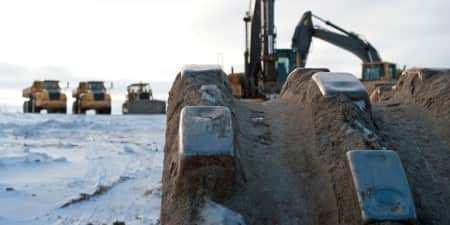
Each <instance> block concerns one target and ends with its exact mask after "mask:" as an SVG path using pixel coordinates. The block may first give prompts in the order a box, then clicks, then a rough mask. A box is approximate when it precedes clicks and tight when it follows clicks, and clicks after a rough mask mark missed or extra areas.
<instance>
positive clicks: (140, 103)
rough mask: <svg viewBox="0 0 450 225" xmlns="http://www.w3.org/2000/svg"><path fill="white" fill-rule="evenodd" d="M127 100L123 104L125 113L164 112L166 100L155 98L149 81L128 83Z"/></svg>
mask: <svg viewBox="0 0 450 225" xmlns="http://www.w3.org/2000/svg"><path fill="white" fill-rule="evenodd" d="M127 92H128V93H127V96H126V97H127V100H126V101H125V102H124V103H123V105H122V113H123V114H164V113H166V102H165V101H160V100H155V99H153V92H152V89H151V88H150V84H148V83H135V84H130V85H128V88H127Z"/></svg>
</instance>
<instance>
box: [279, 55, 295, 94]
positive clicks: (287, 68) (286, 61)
mask: <svg viewBox="0 0 450 225" xmlns="http://www.w3.org/2000/svg"><path fill="white" fill-rule="evenodd" d="M276 51H277V62H276V64H275V69H276V70H277V72H278V81H279V83H280V86H283V84H284V82H286V79H287V77H288V75H289V73H290V72H292V70H294V69H295V64H296V61H295V60H296V59H295V57H296V54H295V53H296V52H295V49H277V50H276Z"/></svg>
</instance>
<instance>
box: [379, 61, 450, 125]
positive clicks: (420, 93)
mask: <svg viewBox="0 0 450 225" xmlns="http://www.w3.org/2000/svg"><path fill="white" fill-rule="evenodd" d="M378 103H380V104H411V103H413V104H417V105H419V106H421V107H423V108H425V109H426V110H427V111H430V112H432V113H433V114H435V115H436V116H439V117H444V118H447V119H450V70H444V69H410V70H407V71H405V72H404V73H403V74H402V76H400V79H399V80H398V82H397V84H396V86H395V88H394V89H393V91H391V92H389V93H388V95H387V96H384V98H381V99H380V101H379V102H378Z"/></svg>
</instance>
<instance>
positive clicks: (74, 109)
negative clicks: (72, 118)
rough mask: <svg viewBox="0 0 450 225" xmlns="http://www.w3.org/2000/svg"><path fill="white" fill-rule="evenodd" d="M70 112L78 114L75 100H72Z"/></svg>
mask: <svg viewBox="0 0 450 225" xmlns="http://www.w3.org/2000/svg"><path fill="white" fill-rule="evenodd" d="M72 113H73V114H78V109H77V103H76V102H74V103H73V104H72Z"/></svg>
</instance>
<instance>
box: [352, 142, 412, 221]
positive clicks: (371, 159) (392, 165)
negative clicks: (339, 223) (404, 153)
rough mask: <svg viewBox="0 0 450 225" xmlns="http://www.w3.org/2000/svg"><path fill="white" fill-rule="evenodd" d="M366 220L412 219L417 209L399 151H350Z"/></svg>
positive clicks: (353, 171) (360, 203)
mask: <svg viewBox="0 0 450 225" xmlns="http://www.w3.org/2000/svg"><path fill="white" fill-rule="evenodd" d="M347 158H348V161H349V164H350V170H351V173H352V176H353V181H354V184H355V188H356V194H357V196H358V201H359V205H360V207H361V213H362V218H363V220H364V222H366V223H369V222H374V221H413V220H415V219H416V210H415V207H414V202H413V200H412V195H411V191H410V188H409V184H408V180H407V179H406V174H405V171H404V169H403V166H402V163H401V161H400V158H399V156H398V154H397V153H396V152H394V151H390V150H353V151H349V152H347Z"/></svg>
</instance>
